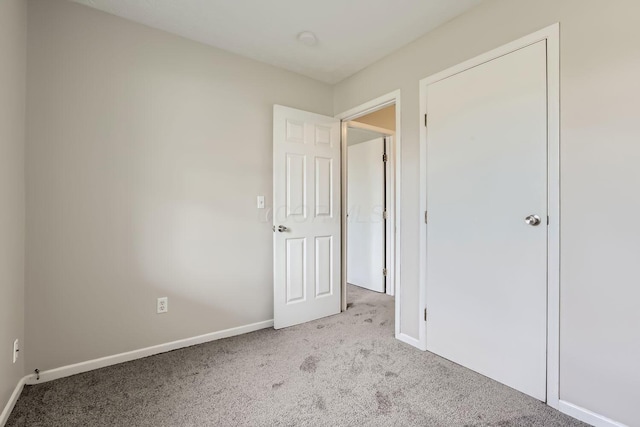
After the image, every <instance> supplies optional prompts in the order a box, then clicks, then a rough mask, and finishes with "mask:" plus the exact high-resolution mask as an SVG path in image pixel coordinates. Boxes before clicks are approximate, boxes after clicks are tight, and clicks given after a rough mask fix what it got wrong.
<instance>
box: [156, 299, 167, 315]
mask: <svg viewBox="0 0 640 427" xmlns="http://www.w3.org/2000/svg"><path fill="white" fill-rule="evenodd" d="M157 308H158V314H162V313H166V312H167V311H169V298H168V297H162V298H158V307H157Z"/></svg>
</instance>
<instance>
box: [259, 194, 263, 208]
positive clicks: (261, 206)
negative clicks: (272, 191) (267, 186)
mask: <svg viewBox="0 0 640 427" xmlns="http://www.w3.org/2000/svg"><path fill="white" fill-rule="evenodd" d="M258 209H264V196H258Z"/></svg>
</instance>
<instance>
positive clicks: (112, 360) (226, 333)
mask: <svg viewBox="0 0 640 427" xmlns="http://www.w3.org/2000/svg"><path fill="white" fill-rule="evenodd" d="M270 327H273V320H265V321H264V322H258V323H252V324H250V325H244V326H239V327H237V328H231V329H225V330H223V331H218V332H212V333H210V334H205V335H199V336H197V337H192V338H185V339H182V340H178V341H172V342H168V343H165V344H159V345H154V346H152V347H146V348H141V349H139V350H133V351H128V352H126V353H120V354H114V355H112V356H106V357H101V358H99V359H94V360H89V361H86V362H81V363H76V364H73V365H68V366H62V367H60V368H55V369H50V370H47V371H42V372H40V379H37V377H36V375H35V374H31V375H27V376H26V377H25V380H26V384H27V385H33V384H40V383H45V382H47V381H53V380H57V379H58V378H64V377H69V376H71V375H76V374H81V373H83V372H88V371H93V370H94V369H100V368H104V367H106V366H111V365H117V364H118V363H123V362H129V361H131V360H136V359H141V358H143V357H148V356H153V355H154V354H160V353H166V352H167V351H172V350H177V349H179V348H184V347H190V346H192V345H197V344H203V343H206V342H209V341H215V340H219V339H222V338H229V337H233V336H236V335H242V334H246V333H249V332H253V331H257V330H259V329H265V328H270Z"/></svg>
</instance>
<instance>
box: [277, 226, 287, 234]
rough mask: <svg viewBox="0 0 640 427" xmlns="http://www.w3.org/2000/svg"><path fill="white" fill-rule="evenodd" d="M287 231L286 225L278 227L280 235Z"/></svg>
mask: <svg viewBox="0 0 640 427" xmlns="http://www.w3.org/2000/svg"><path fill="white" fill-rule="evenodd" d="M287 230H288V228H287V227H285V226H284V225H279V226H278V231H279V232H280V233H282V232H283V231H287Z"/></svg>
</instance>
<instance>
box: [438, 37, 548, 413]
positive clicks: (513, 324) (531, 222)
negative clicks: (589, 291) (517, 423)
mask: <svg viewBox="0 0 640 427" xmlns="http://www.w3.org/2000/svg"><path fill="white" fill-rule="evenodd" d="M546 71H547V66H546V42H545V41H541V42H538V43H536V44H533V45H531V46H528V47H526V48H523V49H520V50H518V51H515V52H513V53H510V54H508V55H505V56H502V57H500V58H497V59H495V60H492V61H489V62H487V63H484V64H482V65H479V66H477V67H474V68H471V69H469V70H467V71H464V72H461V73H459V74H456V75H454V76H451V77H449V78H446V79H444V80H441V81H439V82H436V83H433V84H431V85H429V86H428V88H427V115H428V126H427V210H428V224H427V284H426V286H427V288H426V289H427V313H428V315H427V349H428V350H429V351H432V352H434V353H436V354H439V355H441V356H443V357H445V358H447V359H450V360H452V361H454V362H457V363H459V364H461V365H463V366H466V367H468V368H471V369H473V370H475V371H478V372H480V373H482V374H484V375H486V376H488V377H491V378H493V379H495V380H497V381H500V382H502V383H504V384H506V385H508V386H511V387H513V388H515V389H517V390H520V391H522V392H524V393H526V394H529V395H531V396H533V397H536V398H538V399H540V400H543V401H544V400H545V397H546V333H547V314H546V313H547V302H546V301H547V264H546V263H547V99H546V96H547V92H546V90H547V81H546ZM533 216H535V217H537V218H539V223H537V224H536V220H535V218H533Z"/></svg>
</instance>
